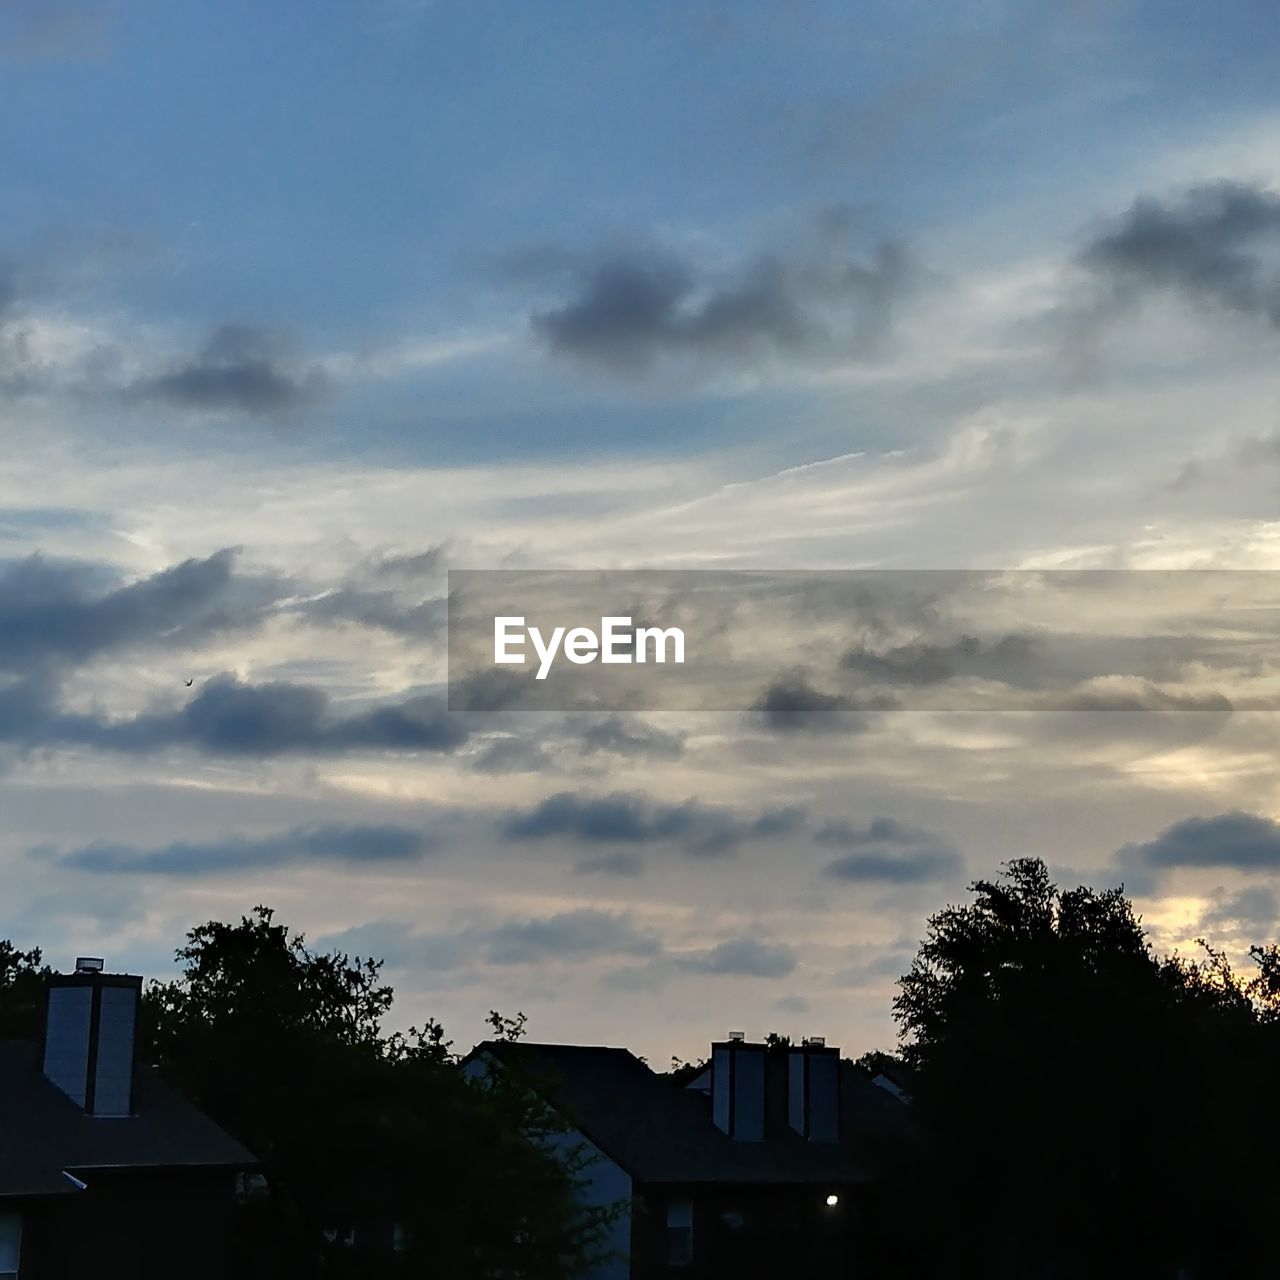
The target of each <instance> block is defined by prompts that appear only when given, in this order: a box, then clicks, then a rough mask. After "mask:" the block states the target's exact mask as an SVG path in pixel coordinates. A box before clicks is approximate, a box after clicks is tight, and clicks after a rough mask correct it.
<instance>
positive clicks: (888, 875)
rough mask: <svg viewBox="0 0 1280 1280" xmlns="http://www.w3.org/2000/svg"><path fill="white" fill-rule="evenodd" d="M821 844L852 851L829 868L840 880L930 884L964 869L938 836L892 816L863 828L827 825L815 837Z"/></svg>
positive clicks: (958, 856) (841, 823)
mask: <svg viewBox="0 0 1280 1280" xmlns="http://www.w3.org/2000/svg"><path fill="white" fill-rule="evenodd" d="M814 839H815V840H816V841H817V842H818V843H819V844H824V845H830V846H834V847H835V848H839V849H848V850H850V851H851V852H849V853H846V854H845V855H844V856H843V857H840V858H837V859H836V860H835V861H834V862H831V863H829V864H828V865H827V868H826V874H827V875H828V876H831V877H832V878H833V879H836V880H851V881H856V882H860V883H861V882H878V883H882V884H929V883H933V882H935V881H938V880H942V879H945V878H946V877H947V876H949V875H954V874H955V873H956V872H958V871H960V870H961V869H962V868H963V865H964V863H963V860H962V859H961V857H960V855H959V853H957V852H956V850H955V849H954V848H953V847H952V846H951V845H950V844H948V843H947V842H946V841H945V840H943V839H942V838H941V837H940V836H937V835H935V834H933V833H932V832H930V831H925V830H922V829H920V828H918V827H910V826H907V825H905V824H904V823H901V822H898V821H897V820H896V819H894V818H875V819H873V820H872V821H871V822H869V823H868V824H867V825H866V826H865V827H855V826H854V825H853V824H852V823H849V822H845V821H836V822H829V823H827V824H826V825H825V826H823V827H821V828H820V829H819V830H818V831H817V833H816V834H815V835H814Z"/></svg>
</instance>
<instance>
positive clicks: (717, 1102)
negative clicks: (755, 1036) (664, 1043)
mask: <svg viewBox="0 0 1280 1280" xmlns="http://www.w3.org/2000/svg"><path fill="white" fill-rule="evenodd" d="M764 1058H765V1048H764V1045H762V1044H749V1043H748V1042H747V1038H746V1036H745V1035H744V1034H743V1033H742V1032H740V1031H731V1032H730V1033H729V1039H728V1040H722V1041H719V1042H717V1043H715V1044H713V1045H712V1046H711V1118H712V1119H713V1120H714V1121H715V1123H716V1126H717V1128H719V1129H722V1130H723V1131H724V1132H725V1133H727V1134H728V1135H729V1136H730V1137H731V1138H736V1139H737V1140H738V1141H739V1142H762V1141H763V1140H764V1065H765V1063H764Z"/></svg>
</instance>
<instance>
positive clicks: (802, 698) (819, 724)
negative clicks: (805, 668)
mask: <svg viewBox="0 0 1280 1280" xmlns="http://www.w3.org/2000/svg"><path fill="white" fill-rule="evenodd" d="M752 709H753V710H755V711H759V712H760V713H761V714H762V716H763V718H764V722H765V724H766V725H767V726H768V727H769V728H770V729H772V730H774V731H775V732H778V733H859V732H861V731H862V730H864V729H866V728H867V726H868V723H869V721H868V719H867V716H866V715H865V713H864V711H863V710H862V708H861V707H860V706H859V705H858V703H856V702H855V701H854V700H853V699H852V698H850V697H848V696H846V695H845V694H839V693H824V692H823V691H822V690H821V689H817V688H815V687H814V686H813V685H812V684H810V683H809V681H808V679H807V678H806V677H805V676H803V675H794V676H785V677H782V678H780V679H778V680H775V681H774V682H773V683H771V684H769V685H767V686H766V687H765V689H764V690H763V691H762V692H761V694H760V696H759V697H758V698H757V699H756V701H755V703H754V705H753V708H752Z"/></svg>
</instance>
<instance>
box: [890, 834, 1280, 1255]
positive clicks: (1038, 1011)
mask: <svg viewBox="0 0 1280 1280" xmlns="http://www.w3.org/2000/svg"><path fill="white" fill-rule="evenodd" d="M971 894H972V897H971V900H970V901H968V902H966V903H965V904H963V905H960V906H949V907H947V908H946V909H944V910H942V911H940V912H938V913H936V914H935V915H934V916H932V917H931V919H930V920H929V923H928V929H927V934H926V937H925V939H924V941H923V942H922V943H921V945H920V948H919V951H918V953H917V955H916V957H915V960H914V962H913V963H912V966H911V969H910V971H909V972H908V973H906V974H905V975H904V976H903V977H902V979H901V980H900V983H899V991H898V995H897V998H896V1000H895V1002H894V1013H895V1016H896V1018H897V1020H898V1022H899V1026H900V1029H901V1040H902V1044H901V1051H902V1056H903V1058H904V1061H905V1064H906V1067H907V1069H908V1070H909V1072H910V1076H911V1091H912V1095H913V1098H914V1100H915V1109H916V1112H917V1117H918V1120H919V1122H920V1125H921V1128H922V1131H923V1133H924V1135H925V1139H926V1141H927V1144H928V1147H927V1159H926V1160H925V1162H924V1163H923V1164H922V1166H921V1169H920V1170H919V1176H920V1183H919V1185H918V1186H917V1188H916V1190H917V1192H918V1194H919V1195H920V1196H921V1197H922V1199H921V1201H920V1203H921V1207H923V1206H924V1205H925V1204H927V1205H928V1206H929V1210H928V1212H926V1213H925V1214H923V1217H922V1220H923V1221H924V1222H926V1223H928V1222H933V1223H935V1224H936V1225H937V1231H938V1235H939V1237H940V1239H939V1240H936V1241H935V1246H937V1247H939V1248H940V1250H941V1251H945V1252H946V1253H947V1254H948V1255H949V1256H951V1257H952V1258H953V1259H955V1261H956V1262H957V1263H959V1261H960V1260H961V1259H965V1260H966V1261H967V1263H968V1265H969V1266H970V1267H972V1268H973V1269H974V1270H973V1272H972V1273H973V1274H984V1273H985V1274H994V1275H999V1274H1007V1275H1018V1276H1022V1275H1038V1274H1045V1275H1058V1274H1088V1275H1095V1276H1106V1275H1123V1276H1147V1275H1150V1276H1153V1277H1154V1276H1165V1277H1172V1276H1175V1275H1176V1274H1178V1270H1179V1269H1180V1268H1185V1269H1187V1270H1188V1272H1189V1273H1190V1274H1194V1275H1197V1276H1200V1275H1204V1276H1227V1275H1234V1274H1246V1273H1247V1271H1248V1267H1249V1266H1250V1265H1251V1264H1252V1263H1255V1262H1256V1260H1257V1259H1258V1258H1260V1257H1262V1256H1264V1253H1265V1251H1268V1250H1273V1248H1274V1244H1273V1239H1272V1238H1271V1231H1270V1227H1269V1213H1270V1206H1271V1205H1272V1204H1273V1203H1274V1197H1275V1196H1276V1195H1277V1192H1278V1191H1280V1186H1278V1184H1277V1176H1276V1172H1275V1165H1274V1156H1273V1153H1274V1151H1275V1149H1276V1148H1275V1143H1276V1140H1277V1138H1280V1111H1278V1108H1277V1100H1276V1088H1275V1082H1276V1080H1277V1078H1280V1077H1277V1068H1280V1054H1278V1049H1280V1043H1278V1035H1277V1033H1278V1032H1280V1001H1278V1000H1277V991H1278V990H1280V983H1278V982H1277V972H1278V968H1280V959H1278V957H1277V950H1276V948H1275V947H1274V946H1272V947H1270V948H1254V951H1253V953H1252V954H1253V958H1254V960H1255V962H1256V966H1257V971H1256V973H1255V974H1254V975H1253V976H1252V977H1249V978H1243V977H1241V976H1240V975H1238V974H1237V973H1235V972H1234V971H1233V970H1232V968H1231V966H1230V964H1229V963H1228V962H1227V960H1226V958H1225V956H1224V955H1222V954H1221V953H1220V952H1217V951H1214V950H1212V949H1210V948H1207V947H1205V948H1204V951H1203V954H1202V955H1201V956H1200V957H1199V958H1196V959H1188V958H1185V957H1172V958H1164V959H1162V958H1160V957H1158V956H1157V955H1156V954H1155V953H1154V952H1153V950H1152V948H1151V946H1150V944H1149V942H1148V939H1147V936H1146V933H1145V931H1144V930H1143V928H1142V924H1141V921H1140V920H1139V919H1138V917H1137V916H1136V915H1135V913H1134V910H1133V906H1132V904H1131V903H1130V901H1129V900H1128V899H1127V898H1126V897H1125V895H1124V893H1123V892H1122V891H1121V890H1119V889H1114V890H1107V891H1101V892H1099V891H1095V890H1093V889H1089V888H1084V887H1081V888H1076V889H1071V890H1061V889H1059V888H1058V887H1057V886H1056V885H1054V884H1053V883H1052V881H1051V879H1050V877H1049V873H1048V870H1047V868H1046V867H1045V865H1044V863H1043V862H1041V861H1039V860H1038V859H1033V858H1025V859H1020V860H1018V861H1015V862H1012V863H1010V864H1008V866H1007V868H1006V869H1005V871H1004V874H1002V875H1001V876H1000V877H998V878H997V879H995V880H978V881H976V882H974V884H973V885H972V886H971ZM943 1241H945V1244H944V1243H942V1242H943ZM984 1268H985V1271H984Z"/></svg>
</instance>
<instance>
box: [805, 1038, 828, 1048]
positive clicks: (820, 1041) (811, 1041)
mask: <svg viewBox="0 0 1280 1280" xmlns="http://www.w3.org/2000/svg"><path fill="white" fill-rule="evenodd" d="M805 1044H807V1045H808V1046H809V1047H810V1048H812V1049H825V1048H826V1047H827V1037H826V1036H809V1037H808V1038H807V1039H806V1040H805Z"/></svg>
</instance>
